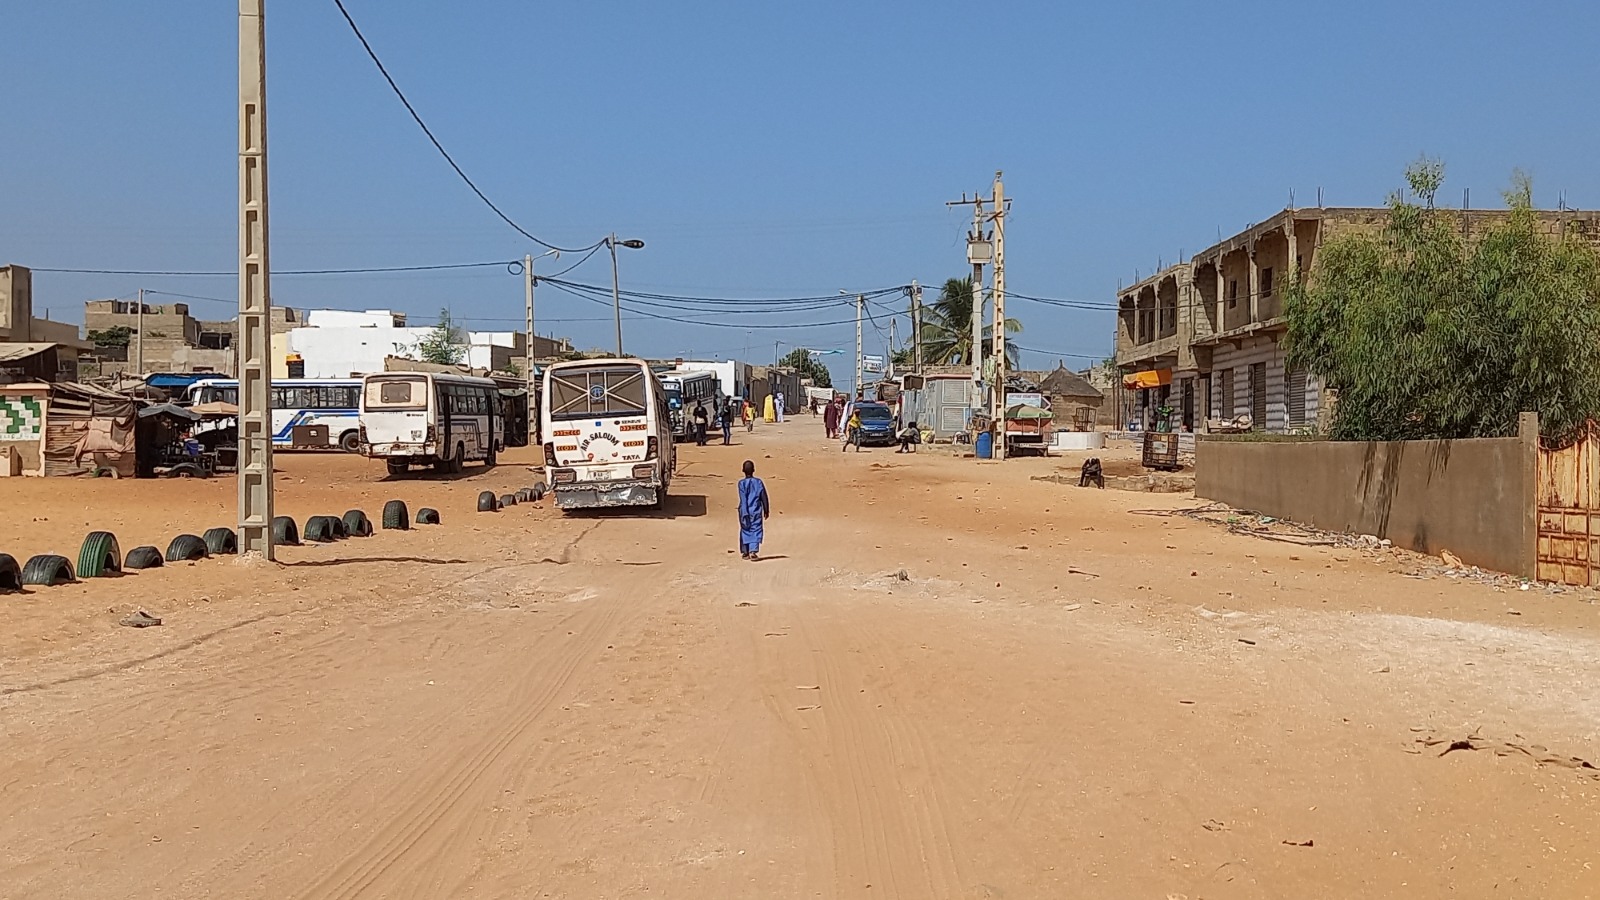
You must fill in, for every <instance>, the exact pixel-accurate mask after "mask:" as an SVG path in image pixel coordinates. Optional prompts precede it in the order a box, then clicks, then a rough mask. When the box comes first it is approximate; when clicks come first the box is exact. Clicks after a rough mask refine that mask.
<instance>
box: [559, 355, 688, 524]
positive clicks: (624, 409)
mask: <svg viewBox="0 0 1600 900" xmlns="http://www.w3.org/2000/svg"><path fill="white" fill-rule="evenodd" d="M667 412H668V411H667V396H666V391H665V390H664V389H663V388H662V386H661V380H660V379H659V378H657V377H656V374H655V373H654V372H652V371H651V370H650V366H649V365H648V364H647V363H645V362H644V361H643V360H638V359H584V360H575V361H572V362H561V363H555V364H553V365H551V366H550V367H549V368H548V369H546V370H545V373H544V396H543V397H542V398H541V399H540V402H539V426H540V429H539V433H540V434H542V435H544V439H545V445H544V463H545V470H544V471H545V476H544V478H545V484H546V485H548V486H549V488H550V491H551V492H552V493H553V494H555V498H556V507H557V508H559V509H583V508H585V507H597V506H651V507H655V508H657V509H659V508H661V505H662V503H664V502H665V501H666V498H667V487H668V486H669V485H670V484H671V483H672V474H673V472H674V471H676V469H677V459H678V457H677V445H675V444H674V443H673V442H672V426H671V424H670V423H669V420H668V415H667Z"/></svg>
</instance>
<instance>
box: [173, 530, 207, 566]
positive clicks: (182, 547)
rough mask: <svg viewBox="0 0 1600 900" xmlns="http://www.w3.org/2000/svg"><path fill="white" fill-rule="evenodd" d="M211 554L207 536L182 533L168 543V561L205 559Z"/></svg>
mask: <svg viewBox="0 0 1600 900" xmlns="http://www.w3.org/2000/svg"><path fill="white" fill-rule="evenodd" d="M210 555H211V551H210V549H208V548H207V547H206V541H205V538H202V537H200V536H199V535H194V534H180V535H178V536H177V537H175V538H173V539H172V543H170V544H168V545H167V562H184V561H185V560H195V559H205V558H206V557H208V556H210Z"/></svg>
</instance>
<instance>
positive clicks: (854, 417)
mask: <svg viewBox="0 0 1600 900" xmlns="http://www.w3.org/2000/svg"><path fill="white" fill-rule="evenodd" d="M851 444H855V445H856V452H857V453H860V452H861V412H860V411H859V410H855V409H852V410H851V411H850V422H849V424H847V425H846V426H845V429H844V443H842V444H840V445H839V452H840V453H843V452H844V451H845V450H846V449H847V448H848V447H849V446H850V445H851Z"/></svg>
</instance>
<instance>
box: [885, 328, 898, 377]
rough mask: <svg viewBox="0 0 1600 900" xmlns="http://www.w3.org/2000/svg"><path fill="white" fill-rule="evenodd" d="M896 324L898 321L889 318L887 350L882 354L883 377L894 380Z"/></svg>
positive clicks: (896, 339)
mask: <svg viewBox="0 0 1600 900" xmlns="http://www.w3.org/2000/svg"><path fill="white" fill-rule="evenodd" d="M898 324H900V323H899V322H896V321H895V320H894V319H890V320H889V352H887V353H885V354H884V356H883V365H884V369H885V370H886V371H885V377H887V378H888V380H890V381H893V380H894V347H895V344H896V343H897V342H898V341H899V337H898V333H897V332H896V331H895V326H896V325H898Z"/></svg>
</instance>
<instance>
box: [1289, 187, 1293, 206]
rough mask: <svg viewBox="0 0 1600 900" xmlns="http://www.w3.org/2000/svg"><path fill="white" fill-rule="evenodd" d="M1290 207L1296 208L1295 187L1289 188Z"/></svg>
mask: <svg viewBox="0 0 1600 900" xmlns="http://www.w3.org/2000/svg"><path fill="white" fill-rule="evenodd" d="M1289 208H1290V209H1294V188H1289Z"/></svg>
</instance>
